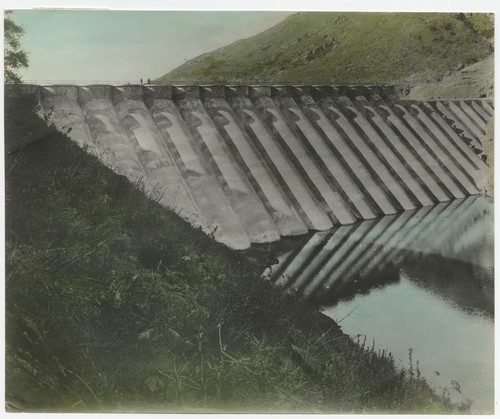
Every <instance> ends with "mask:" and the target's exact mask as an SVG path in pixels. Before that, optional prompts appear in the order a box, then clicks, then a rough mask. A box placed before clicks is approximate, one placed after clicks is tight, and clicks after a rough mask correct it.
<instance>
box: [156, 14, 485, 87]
mask: <svg viewBox="0 0 500 419" xmlns="http://www.w3.org/2000/svg"><path fill="white" fill-rule="evenodd" d="M492 36H493V23H492V20H491V18H490V16H489V15H486V14H467V15H465V14H449V13H443V14H437V13H297V14H294V15H292V16H290V17H288V18H287V19H285V20H284V21H282V22H280V23H279V24H277V25H276V26H274V27H272V28H270V29H268V30H267V31H265V32H262V33H260V34H258V35H256V36H253V37H251V38H247V39H244V40H239V41H237V42H234V43H233V44H231V45H229V46H226V47H223V48H220V49H218V50H216V51H213V52H209V53H207V54H203V55H201V56H199V57H196V58H194V59H192V60H190V61H188V62H187V63H185V64H184V65H182V66H180V67H178V68H177V69H175V70H173V71H171V72H170V73H167V74H166V75H164V76H162V77H161V78H160V79H159V80H169V81H190V82H203V81H205V82H210V81H211V82H214V81H239V82H274V83H295V82H296V83H300V82H318V83H336V84H346V83H352V84H357V83H398V82H400V81H403V80H406V79H408V78H410V77H411V76H413V77H415V75H418V76H420V77H423V78H433V77H436V76H439V75H442V74H445V73H446V72H448V71H450V70H451V71H453V70H456V69H461V68H462V67H463V66H467V65H471V64H474V63H476V62H478V61H480V60H482V59H485V58H486V57H487V56H489V55H490V54H491V53H492V49H493V48H492V45H491V43H490V41H489V39H490V38H491V37H492Z"/></svg>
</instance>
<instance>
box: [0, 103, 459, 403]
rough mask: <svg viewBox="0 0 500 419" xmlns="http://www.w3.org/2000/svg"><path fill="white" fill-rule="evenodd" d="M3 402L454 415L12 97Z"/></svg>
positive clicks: (254, 265)
mask: <svg viewBox="0 0 500 419" xmlns="http://www.w3.org/2000/svg"><path fill="white" fill-rule="evenodd" d="M6 101H7V103H6V143H10V144H12V143H14V142H16V143H19V144H23V141H22V139H23V138H26V137H27V136H33V133H37V132H40V133H43V135H40V137H43V138H41V139H40V140H38V141H35V142H32V143H30V144H27V145H24V146H22V147H20V148H14V149H13V150H10V152H8V153H7V154H6V165H5V166H6V167H5V171H6V271H7V275H6V401H7V402H8V408H9V409H10V410H12V411H18V410H21V411H59V412H88V411H101V412H108V411H128V412H170V413H171V412H181V411H182V412H233V411H242V412H391V413H396V412H405V413H406V412H417V413H429V412H434V413H448V412H452V411H453V410H454V409H455V407H454V406H451V405H450V404H449V403H448V402H447V400H445V399H442V398H439V397H438V396H437V395H436V394H435V393H434V392H433V391H432V390H431V389H430V388H429V387H428V385H427V384H426V383H425V381H424V380H423V379H421V377H420V376H419V373H418V371H415V370H413V368H408V369H406V370H403V369H400V368H399V369H397V368H396V367H395V365H394V362H393V360H392V357H391V355H390V354H387V353H385V352H379V351H378V350H377V349H374V348H371V347H365V346H364V345H360V344H359V343H355V342H352V341H351V340H350V339H349V338H347V337H346V336H345V335H343V334H342V333H341V331H340V329H339V328H338V327H337V325H336V324H335V323H333V322H332V321H331V320H329V319H327V318H326V317H323V316H321V315H320V314H319V313H318V312H317V310H316V308H315V307H313V306H310V305H308V304H307V303H306V302H304V301H301V300H300V299H298V298H297V297H296V296H294V295H289V294H284V293H283V292H281V291H280V290H279V289H276V288H274V287H273V286H272V285H271V283H270V282H269V281H267V280H265V279H263V278H262V277H261V276H260V273H261V272H263V270H264V268H265V266H266V265H267V261H266V260H265V259H263V258H252V259H249V258H248V257H246V256H245V255H244V254H242V253H238V252H235V251H232V250H230V249H228V248H226V247H225V246H223V245H221V244H218V243H215V242H214V241H213V240H211V239H210V238H209V237H207V236H206V235H205V234H203V233H202V232H201V231H198V230H195V229H193V228H192V227H191V226H190V225H189V224H188V223H186V222H184V221H183V220H182V219H180V218H179V217H178V216H177V215H175V214H173V213H172V212H170V211H167V210H165V209H164V208H162V207H160V206H159V205H158V204H157V203H156V201H155V198H154V197H152V198H146V197H145V195H144V193H143V191H142V190H141V187H140V185H131V184H130V183H128V181H127V180H126V179H125V178H124V177H122V176H119V175H117V174H115V173H113V172H112V171H111V170H109V169H107V168H105V167H104V166H103V165H101V164H100V163H99V162H98V160H97V159H96V158H95V157H93V156H90V155H88V154H87V153H85V151H83V150H81V149H79V148H78V147H77V146H76V145H74V144H73V143H72V142H70V141H69V140H68V139H67V137H65V136H64V135H62V134H60V133H58V132H56V131H55V130H53V129H51V128H46V126H45V122H44V121H43V120H41V119H38V118H37V117H35V116H34V114H33V112H32V110H33V109H34V108H35V105H36V101H35V99H34V98H32V97H7V98H6Z"/></svg>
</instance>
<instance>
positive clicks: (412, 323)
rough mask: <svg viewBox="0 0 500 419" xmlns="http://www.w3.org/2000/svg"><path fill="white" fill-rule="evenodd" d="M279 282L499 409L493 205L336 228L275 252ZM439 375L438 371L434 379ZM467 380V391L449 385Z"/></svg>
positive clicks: (466, 203)
mask: <svg viewBox="0 0 500 419" xmlns="http://www.w3.org/2000/svg"><path fill="white" fill-rule="evenodd" d="M277 259H278V261H279V262H278V264H276V265H274V266H273V267H272V269H271V270H270V271H269V272H268V273H269V274H270V276H271V278H272V280H273V281H274V282H275V283H276V284H278V285H280V286H282V287H284V288H285V289H288V290H295V291H296V292H299V293H301V294H302V295H303V296H305V297H306V298H308V299H310V300H312V301H315V302H317V303H318V304H320V305H321V306H323V307H325V308H324V309H323V311H324V312H325V314H327V315H329V316H330V317H332V318H334V319H335V320H337V321H340V319H342V321H341V322H340V326H341V327H342V329H343V330H344V332H345V333H348V334H351V335H356V334H365V335H367V337H368V339H369V341H371V339H375V341H376V345H377V346H378V347H380V348H387V349H388V350H389V351H391V352H392V353H393V354H394V355H395V357H396V359H398V358H399V359H400V361H401V362H402V364H403V365H407V362H408V349H409V348H410V347H412V348H413V350H414V354H415V358H416V359H419V361H420V369H421V371H422V373H423V374H424V376H425V377H426V378H427V379H428V381H429V382H430V383H431V385H434V386H435V387H439V388H444V387H447V388H448V389H449V390H450V393H451V394H450V396H451V397H452V399H453V400H455V401H465V398H466V397H467V398H470V399H472V400H473V406H472V410H473V412H491V411H492V409H493V311H494V301H493V296H494V292H493V288H494V287H493V262H494V261H493V202H492V200H490V199H487V198H484V197H469V198H467V199H463V200H455V201H452V202H450V203H444V204H440V205H437V206H435V207H424V208H421V209H419V210H416V211H408V212H404V213H401V214H398V215H394V216H388V217H383V218H380V219H377V220H370V221H365V222H362V223H358V224H355V225H352V226H342V227H339V228H337V229H335V230H332V231H331V232H327V233H317V234H315V235H313V236H311V237H310V238H309V239H308V240H307V241H306V242H305V243H302V244H301V245H300V246H297V247H296V248H292V250H289V251H287V252H284V253H282V254H280V255H278V256H277ZM436 371H437V373H436ZM452 380H453V381H454V382H455V381H456V382H458V383H460V385H461V389H462V393H460V392H458V391H456V389H455V390H454V389H453V386H451V385H450V383H451V381H452Z"/></svg>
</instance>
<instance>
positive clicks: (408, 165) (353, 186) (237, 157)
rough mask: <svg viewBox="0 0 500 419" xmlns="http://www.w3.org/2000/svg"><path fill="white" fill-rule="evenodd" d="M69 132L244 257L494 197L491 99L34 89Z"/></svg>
mask: <svg viewBox="0 0 500 419" xmlns="http://www.w3.org/2000/svg"><path fill="white" fill-rule="evenodd" d="M23 88H25V89H29V90H30V91H31V92H32V93H36V94H37V96H38V98H39V101H40V105H41V108H42V112H44V113H45V114H46V115H48V116H49V117H50V121H51V122H52V123H53V124H54V125H55V126H56V128H57V129H58V130H60V131H62V132H65V133H67V134H68V136H69V137H70V138H71V139H72V140H73V141H75V142H77V143H78V144H79V145H80V146H82V147H85V148H86V149H87V150H88V151H89V152H91V153H93V154H95V155H96V156H98V157H99V159H101V161H102V162H103V163H104V164H106V165H108V166H109V167H111V168H112V169H113V170H115V171H116V172H117V173H120V174H123V175H125V176H126V177H127V178H128V179H129V180H130V181H131V182H140V183H142V184H143V186H144V188H145V190H146V191H147V192H148V193H151V194H153V195H154V196H157V197H158V200H159V202H160V203H161V204H162V205H164V206H165V207H167V208H170V209H172V210H173V211H175V212H176V213H177V214H179V215H180V216H181V217H183V218H184V219H186V220H188V221H189V222H190V223H192V224H193V225H195V226H198V227H200V228H202V229H203V230H204V231H205V232H206V233H207V234H210V235H212V236H213V237H214V238H215V240H217V241H219V242H222V243H225V244H226V245H228V246H229V247H232V248H235V249H245V248H248V247H249V246H250V245H251V244H252V243H266V242H273V241H276V240H278V239H279V238H280V237H281V236H292V235H300V234H304V233H306V232H307V231H308V230H316V231H325V230H330V229H332V228H333V227H334V226H343V225H351V224H354V223H356V222H357V221H364V220H373V219H377V218H379V217H381V216H384V215H394V214H399V213H401V212H403V211H408V210H415V209H418V208H421V207H428V206H433V205H435V204H439V203H444V202H448V201H452V200H454V199H461V198H465V197H467V196H469V195H476V194H479V193H480V192H481V190H482V189H483V183H484V182H485V168H486V163H485V162H484V161H483V159H482V158H481V152H482V145H481V142H482V139H483V136H484V134H485V127H486V124H487V122H488V120H489V119H490V118H491V117H492V116H493V113H494V111H493V104H492V101H491V100H489V99H475V100H443V101H429V102H415V101H403V100H400V99H399V98H398V96H397V95H396V94H395V92H394V90H393V89H392V88H390V87H382V86H319V85H312V86H302V85H301V86H298V85H294V86H240V85H234V86H173V85H146V86H140V85H126V86H120V87H115V86H109V85H93V86H85V87H80V86H70V85H55V86H30V85H28V86H24V87H23Z"/></svg>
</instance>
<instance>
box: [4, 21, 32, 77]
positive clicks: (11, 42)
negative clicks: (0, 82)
mask: <svg viewBox="0 0 500 419" xmlns="http://www.w3.org/2000/svg"><path fill="white" fill-rule="evenodd" d="M11 13H12V12H11V11H6V12H5V15H4V19H3V24H4V40H3V44H4V53H3V59H4V82H5V83H21V77H20V76H19V74H17V71H18V70H19V69H21V68H26V67H28V63H29V61H28V54H27V53H26V51H23V50H22V49H21V43H20V42H19V39H20V38H21V36H22V35H23V34H24V29H23V28H22V27H21V26H19V25H16V24H15V23H14V22H13V21H12V20H11V18H10V16H9V15H10V14H11Z"/></svg>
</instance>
